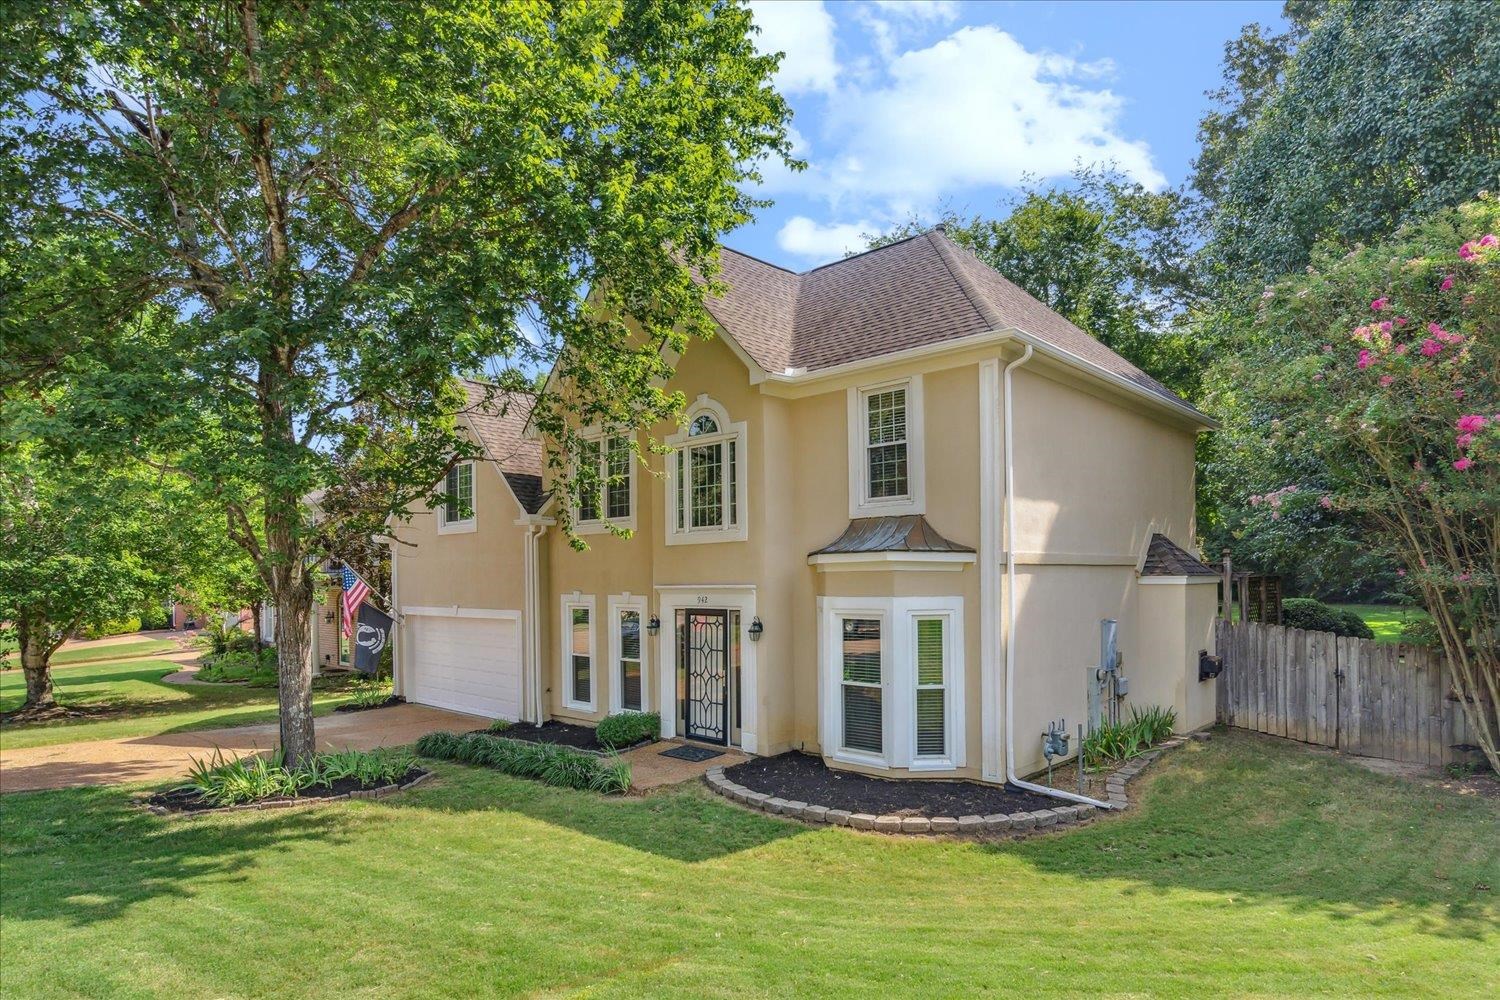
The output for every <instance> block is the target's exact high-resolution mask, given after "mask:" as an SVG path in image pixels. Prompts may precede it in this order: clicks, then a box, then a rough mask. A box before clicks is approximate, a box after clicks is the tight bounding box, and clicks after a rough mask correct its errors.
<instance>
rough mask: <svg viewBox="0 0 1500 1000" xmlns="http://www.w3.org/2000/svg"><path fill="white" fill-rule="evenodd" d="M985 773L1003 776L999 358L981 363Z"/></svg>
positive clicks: (982, 749)
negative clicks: (1001, 738) (1001, 770)
mask: <svg viewBox="0 0 1500 1000" xmlns="http://www.w3.org/2000/svg"><path fill="white" fill-rule="evenodd" d="M978 419H979V734H980V735H979V742H980V769H979V774H980V777H981V778H983V779H984V780H985V781H1000V780H1002V779H1001V777H1000V768H1001V760H1000V736H1001V734H1000V694H1001V677H1000V664H1001V649H1002V647H1001V642H1002V636H1001V633H1000V586H1001V572H1000V568H1001V560H1002V558H1003V556H1002V555H1001V551H1000V550H1001V541H1002V539H1001V527H1002V526H1001V523H1000V518H1001V509H1000V508H1001V504H1002V495H1001V482H1000V479H1001V475H1002V469H1003V468H1004V466H1003V464H1002V458H1001V434H1000V431H1001V428H1000V362H999V361H998V360H986V361H983V362H981V363H980V365H979V415H978Z"/></svg>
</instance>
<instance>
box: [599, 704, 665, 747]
mask: <svg viewBox="0 0 1500 1000" xmlns="http://www.w3.org/2000/svg"><path fill="white" fill-rule="evenodd" d="M660 735H661V716H660V715H659V714H657V713H656V712H616V713H615V714H614V715H606V716H605V717H604V718H603V719H602V720H600V722H599V725H598V726H597V727H596V728H595V729H594V738H595V739H597V740H598V741H599V742H600V744H602V745H603V746H606V747H608V748H609V749H611V750H618V749H620V748H621V747H628V746H634V745H635V744H637V743H640V742H643V741H644V740H654V739H656V738H657V737H659V736H660Z"/></svg>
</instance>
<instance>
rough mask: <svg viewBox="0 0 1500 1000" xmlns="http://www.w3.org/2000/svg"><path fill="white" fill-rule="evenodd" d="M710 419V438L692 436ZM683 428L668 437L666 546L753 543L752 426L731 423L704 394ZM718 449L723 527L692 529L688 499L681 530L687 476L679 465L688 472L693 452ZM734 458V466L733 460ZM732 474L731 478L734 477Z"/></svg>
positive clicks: (721, 408)
mask: <svg viewBox="0 0 1500 1000" xmlns="http://www.w3.org/2000/svg"><path fill="white" fill-rule="evenodd" d="M702 416H708V417H710V418H712V419H713V421H714V424H715V425H716V426H717V427H718V431H716V432H715V433H712V434H704V435H698V436H693V435H692V434H691V431H692V427H693V421H695V420H697V419H698V418H699V417H702ZM684 420H685V423H684V426H683V427H682V429H681V430H679V431H678V432H677V433H675V434H671V435H669V436H667V437H666V438H665V439H664V440H663V444H665V445H667V446H668V447H669V448H670V449H671V450H670V451H669V452H667V455H666V475H664V476H663V477H662V480H663V485H664V487H665V490H666V508H665V509H664V510H663V524H664V526H665V529H666V530H665V532H664V535H665V538H666V544H668V545H701V544H705V543H710V542H743V541H745V540H746V539H747V538H749V537H750V528H749V525H750V508H749V493H750V491H749V489H748V488H747V486H746V482H747V480H748V479H749V478H750V477H749V460H750V454H749V432H748V430H747V427H748V425H747V424H746V422H745V421H743V420H741V421H738V422H733V421H731V420H730V419H729V411H728V410H726V409H725V408H724V406H723V404H721V403H719V402H718V401H717V400H715V399H712V398H710V397H709V396H708V395H707V394H701V395H699V396H698V398H697V399H695V400H693V402H692V403H691V404H689V406H688V408H687V411H686V413H685V414H684ZM713 445H719V446H721V447H720V451H719V461H720V475H721V477H722V478H721V479H720V482H721V484H722V486H723V490H724V493H723V501H722V502H723V514H722V521H723V523H722V524H720V525H717V526H709V527H699V528H694V527H691V522H692V505H691V502H690V498H688V497H686V496H684V497H682V505H683V515H684V519H683V526H682V527H681V528H679V527H678V526H677V503H678V496H679V494H680V493H681V492H682V489H683V484H682V482H681V480H682V478H683V476H682V475H679V473H678V468H679V463H682V468H683V470H684V472H686V471H687V469H688V467H689V466H690V464H691V462H692V457H691V449H692V448H694V447H699V446H713ZM731 450H732V451H733V452H734V462H733V464H732V469H731V463H730V460H729V457H730V451H731ZM731 471H732V474H731Z"/></svg>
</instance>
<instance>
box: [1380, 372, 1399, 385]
mask: <svg viewBox="0 0 1500 1000" xmlns="http://www.w3.org/2000/svg"><path fill="white" fill-rule="evenodd" d="M1394 381H1396V376H1394V375H1382V376H1380V384H1381V386H1382V387H1384V386H1388V385H1390V384H1391V383H1392V382H1394Z"/></svg>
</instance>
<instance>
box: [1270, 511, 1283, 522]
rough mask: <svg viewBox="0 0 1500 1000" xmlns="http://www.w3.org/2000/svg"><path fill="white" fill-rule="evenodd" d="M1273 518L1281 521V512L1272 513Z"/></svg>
mask: <svg viewBox="0 0 1500 1000" xmlns="http://www.w3.org/2000/svg"><path fill="white" fill-rule="evenodd" d="M1271 520H1273V521H1279V520H1281V514H1279V513H1272V515H1271Z"/></svg>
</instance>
